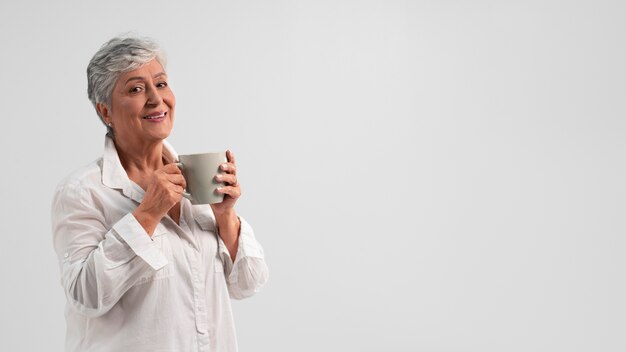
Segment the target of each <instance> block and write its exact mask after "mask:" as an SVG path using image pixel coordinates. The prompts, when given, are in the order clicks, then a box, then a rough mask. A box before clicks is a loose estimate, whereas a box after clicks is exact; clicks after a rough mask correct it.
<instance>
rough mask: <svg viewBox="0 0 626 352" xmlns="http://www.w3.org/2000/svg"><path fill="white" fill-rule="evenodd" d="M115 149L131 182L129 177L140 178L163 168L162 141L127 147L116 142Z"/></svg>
mask: <svg viewBox="0 0 626 352" xmlns="http://www.w3.org/2000/svg"><path fill="white" fill-rule="evenodd" d="M115 147H116V148H117V154H118V155H119V158H120V162H121V163H122V166H123V167H124V170H126V173H127V174H128V177H129V178H130V179H131V180H133V181H134V179H133V177H131V175H138V176H139V177H141V175H145V174H151V173H152V172H153V171H155V170H158V169H160V168H162V167H163V142H162V141H157V142H154V143H150V144H145V145H128V144H125V143H118V142H117V141H116V142H115Z"/></svg>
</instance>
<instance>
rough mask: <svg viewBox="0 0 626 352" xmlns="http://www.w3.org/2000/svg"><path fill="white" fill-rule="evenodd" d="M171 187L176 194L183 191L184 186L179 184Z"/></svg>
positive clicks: (180, 193)
mask: <svg viewBox="0 0 626 352" xmlns="http://www.w3.org/2000/svg"><path fill="white" fill-rule="evenodd" d="M172 189H173V190H174V192H175V193H176V194H178V195H182V194H183V192H184V191H185V188H184V187H183V186H179V185H174V186H173V187H172Z"/></svg>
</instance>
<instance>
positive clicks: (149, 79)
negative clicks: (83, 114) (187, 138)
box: [96, 60, 176, 148]
mask: <svg viewBox="0 0 626 352" xmlns="http://www.w3.org/2000/svg"><path fill="white" fill-rule="evenodd" d="M175 105H176V98H175V97H174V93H172V91H171V90H170V87H169V84H168V80H167V75H166V74H165V70H164V69H163V67H162V66H161V64H160V63H159V62H158V61H157V60H152V61H150V62H149V63H147V64H145V65H144V66H142V67H140V68H138V69H135V70H132V71H129V72H125V73H123V74H121V75H120V76H119V78H118V79H117V82H116V83H115V86H114V87H113V92H112V94H111V106H110V108H107V107H106V105H104V104H101V103H98V104H97V105H96V109H97V110H98V112H99V113H100V116H102V118H103V119H104V121H105V122H106V123H107V124H108V123H111V124H112V128H113V131H114V134H115V140H116V143H123V144H124V145H127V146H130V147H131V148H133V147H136V148H142V147H143V146H145V145H149V144H152V143H155V142H160V141H162V140H163V139H165V138H167V136H169V134H170V132H171V131H172V127H173V126H174V107H175Z"/></svg>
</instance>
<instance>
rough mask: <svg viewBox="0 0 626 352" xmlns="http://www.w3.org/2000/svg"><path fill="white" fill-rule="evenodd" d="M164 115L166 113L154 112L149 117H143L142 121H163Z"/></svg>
mask: <svg viewBox="0 0 626 352" xmlns="http://www.w3.org/2000/svg"><path fill="white" fill-rule="evenodd" d="M165 115H167V111H164V112H155V113H152V114H150V115H147V116H144V117H143V119H144V120H148V121H150V122H161V121H163V120H164V119H165Z"/></svg>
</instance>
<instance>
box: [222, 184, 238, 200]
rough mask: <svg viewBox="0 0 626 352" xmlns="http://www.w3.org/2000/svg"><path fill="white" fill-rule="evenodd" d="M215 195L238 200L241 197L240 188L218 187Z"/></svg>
mask: <svg viewBox="0 0 626 352" xmlns="http://www.w3.org/2000/svg"><path fill="white" fill-rule="evenodd" d="M217 193H222V194H227V195H229V196H231V197H232V198H235V199H237V198H239V196H241V187H233V186H224V187H218V188H217Z"/></svg>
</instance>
